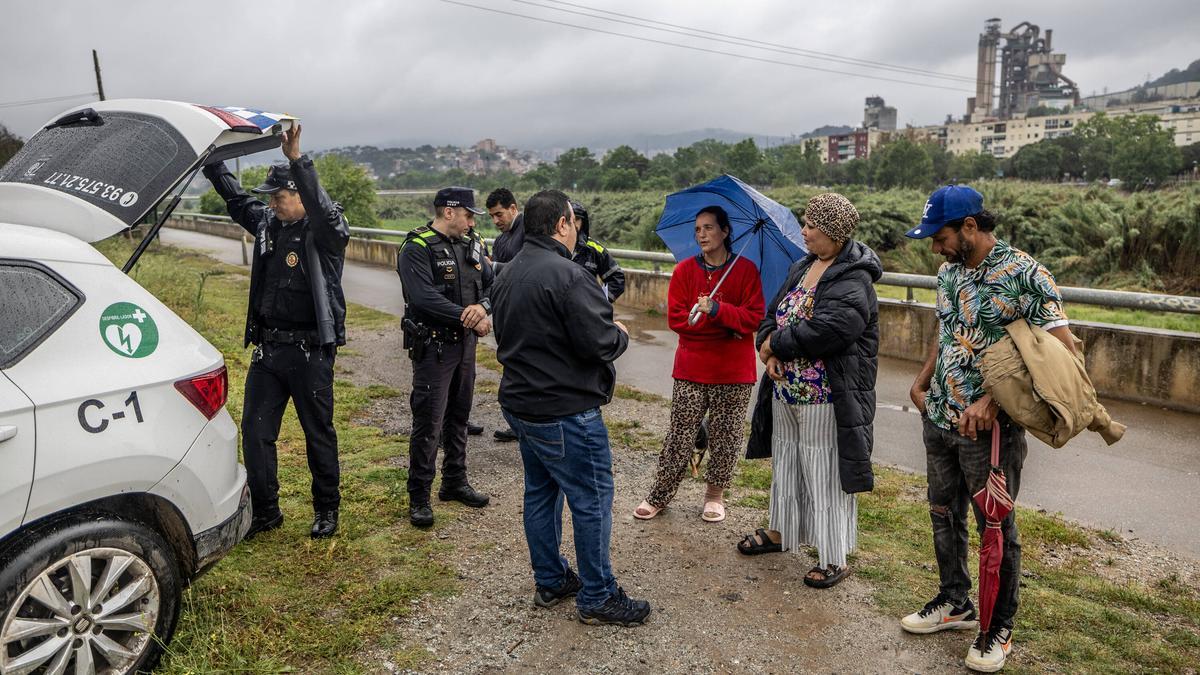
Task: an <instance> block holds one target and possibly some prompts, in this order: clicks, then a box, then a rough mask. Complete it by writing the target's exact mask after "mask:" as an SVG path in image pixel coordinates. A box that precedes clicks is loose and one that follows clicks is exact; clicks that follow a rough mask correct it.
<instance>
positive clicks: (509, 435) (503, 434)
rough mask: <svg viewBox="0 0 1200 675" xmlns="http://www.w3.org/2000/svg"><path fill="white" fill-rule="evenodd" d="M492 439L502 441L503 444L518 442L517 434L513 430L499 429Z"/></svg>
mask: <svg viewBox="0 0 1200 675" xmlns="http://www.w3.org/2000/svg"><path fill="white" fill-rule="evenodd" d="M492 438H494V439H496V440H498V441H500V442H501V443H508V442H511V441H515V440H517V432H515V431H513V430H512V429H497V430H496V431H495V432H493V433H492Z"/></svg>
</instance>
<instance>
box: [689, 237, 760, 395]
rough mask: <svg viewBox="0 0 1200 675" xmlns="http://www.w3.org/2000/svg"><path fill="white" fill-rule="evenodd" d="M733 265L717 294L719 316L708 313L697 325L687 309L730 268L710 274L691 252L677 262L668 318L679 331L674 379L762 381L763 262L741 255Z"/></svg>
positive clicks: (737, 381) (709, 381)
mask: <svg viewBox="0 0 1200 675" xmlns="http://www.w3.org/2000/svg"><path fill="white" fill-rule="evenodd" d="M733 266H734V267H733V271H732V272H730V273H729V278H728V279H726V280H725V283H723V284H721V289H720V290H719V291H717V295H716V297H715V298H714V300H716V301H717V303H718V307H717V314H716V316H708V315H707V314H704V315H702V316H701V317H700V320H699V321H697V322H696V325H695V326H689V325H688V312H690V311H691V309H692V306H693V305H695V304H696V299H697V298H699V297H700V296H701V295H708V294H709V292H710V291H711V290H712V287H713V286H716V285H717V282H718V281H720V279H721V275H722V274H724V273H725V268H723V267H722V268H720V269H717V270H713V271H712V273H711V275H710V273H709V272H706V271H705V270H704V268H703V267H702V266H701V265H700V261H699V258H688V259H687V260H684V261H683V262H681V263H679V264H678V265H676V266H675V272H674V273H673V274H671V288H670V290H669V291H668V294H667V322H668V324H669V325H670V326H671V330H673V331H675V332H676V333H678V334H679V349H678V350H676V351H675V371H674V372H673V373H672V376H673V377H674V378H675V379H677V380H688V381H689V382H699V383H701V384H746V383H749V384H753V383H754V382H757V381H758V378H757V372H756V370H755V365H754V359H755V358H756V352H755V350H754V333H755V331H756V330H758V324H759V322H760V321H762V318H763V311H764V309H763V305H764V302H763V293H762V281H760V280H759V276H758V268H757V267H755V265H754V263H752V262H750V261H749V260H746V259H745V258H738V259H737V260H736V261H734V263H733ZM710 276H711V278H710Z"/></svg>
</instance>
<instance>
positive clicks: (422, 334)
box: [401, 317, 430, 361]
mask: <svg viewBox="0 0 1200 675" xmlns="http://www.w3.org/2000/svg"><path fill="white" fill-rule="evenodd" d="M401 330H402V331H403V332H404V348H405V349H407V350H408V356H409V358H411V359H412V360H413V361H420V360H421V359H422V358H424V357H425V349H426V348H427V347H429V339H430V333H429V327H428V326H423V325H421V324H419V323H417V322H416V321H413V320H412V319H410V318H408V317H404V321H403V322H402V323H401Z"/></svg>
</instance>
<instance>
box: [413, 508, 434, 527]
mask: <svg viewBox="0 0 1200 675" xmlns="http://www.w3.org/2000/svg"><path fill="white" fill-rule="evenodd" d="M408 522H410V523H412V524H413V527H421V528H425V527H433V507H432V506H430V505H429V502H425V503H424V504H413V505H411V506H409V507H408Z"/></svg>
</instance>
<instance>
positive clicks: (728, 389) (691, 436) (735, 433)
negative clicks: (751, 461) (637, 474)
mask: <svg viewBox="0 0 1200 675" xmlns="http://www.w3.org/2000/svg"><path fill="white" fill-rule="evenodd" d="M753 389H754V385H753V384H699V383H697V382H688V381H687V380H675V385H674V387H673V388H672V389H671V426H670V428H668V429H667V437H666V438H665V439H663V447H662V452H660V453H659V455H658V473H657V474H656V475H655V478H654V488H653V489H652V490H651V491H650V496H649V497H647V498H646V501H647V502H649V503H650V504H651V505H653V506H655V507H658V508H662V507H664V506H666V505H667V504H669V503H670V502H671V500H672V499H674V498H675V492H676V491H677V490H678V489H679V483H680V481H682V480H683V475H684V473H685V472H686V471H687V469H688V466H689V465H690V464H691V460H692V452H693V451H694V450H695V448H696V432H697V430H699V429H700V422H701V420H703V419H704V413H706V412H707V413H708V451H707V455H708V468H707V469H706V471H705V474H704V480H705V481H706V482H707V483H708V484H709V485H714V486H719V487H722V488H727V487H729V486H730V485H732V484H733V472H734V469H735V468H736V467H737V461H738V455H740V454H741V450H742V446H743V439H744V437H745V430H746V427H745V423H746V407H747V406H748V405H749V404H750V393H751V391H752V390H753Z"/></svg>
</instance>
